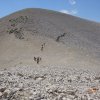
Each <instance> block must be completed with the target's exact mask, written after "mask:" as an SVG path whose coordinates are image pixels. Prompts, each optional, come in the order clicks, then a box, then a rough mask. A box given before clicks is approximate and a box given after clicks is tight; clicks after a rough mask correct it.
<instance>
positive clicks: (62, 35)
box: [56, 33, 67, 42]
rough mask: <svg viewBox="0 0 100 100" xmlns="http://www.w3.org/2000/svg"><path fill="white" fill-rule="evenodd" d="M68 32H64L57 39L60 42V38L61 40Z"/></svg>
mask: <svg viewBox="0 0 100 100" xmlns="http://www.w3.org/2000/svg"><path fill="white" fill-rule="evenodd" d="M66 34H67V33H63V34H61V35H60V36H58V37H57V38H56V41H57V42H59V40H60V39H61V38H62V37H64V36H65V35H66Z"/></svg>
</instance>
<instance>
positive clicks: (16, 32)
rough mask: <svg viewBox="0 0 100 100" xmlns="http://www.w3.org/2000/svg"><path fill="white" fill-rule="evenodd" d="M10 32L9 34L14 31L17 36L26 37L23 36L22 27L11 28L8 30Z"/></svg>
mask: <svg viewBox="0 0 100 100" xmlns="http://www.w3.org/2000/svg"><path fill="white" fill-rule="evenodd" d="M8 33H9V34H12V33H14V35H15V37H16V38H18V39H24V37H23V35H24V34H23V32H22V28H20V29H18V28H13V29H10V30H8Z"/></svg>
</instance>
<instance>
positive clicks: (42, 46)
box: [41, 43, 45, 51]
mask: <svg viewBox="0 0 100 100" xmlns="http://www.w3.org/2000/svg"><path fill="white" fill-rule="evenodd" d="M44 47H45V43H43V44H42V45H41V51H43V49H44Z"/></svg>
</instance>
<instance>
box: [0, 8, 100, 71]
mask: <svg viewBox="0 0 100 100" xmlns="http://www.w3.org/2000/svg"><path fill="white" fill-rule="evenodd" d="M44 44H45V45H44ZM42 47H43V50H41V49H42ZM34 57H40V58H41V61H40V63H39V64H40V65H57V66H58V65H62V66H63V65H67V66H75V67H83V68H87V66H88V67H89V68H91V69H92V68H93V69H95V68H96V69H97V70H98V68H99V66H100V63H99V61H100V24H99V23H96V22H91V21H87V20H84V19H81V18H78V17H74V16H71V15H67V14H63V13H59V12H55V11H50V10H44V9H25V10H22V11H19V12H16V13H13V14H11V15H9V16H7V17H4V18H2V19H0V64H1V65H0V67H5V66H16V65H19V64H20V65H27V64H28V65H33V64H34V65H38V64H37V63H36V62H35V61H34Z"/></svg>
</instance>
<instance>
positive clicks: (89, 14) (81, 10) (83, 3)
mask: <svg viewBox="0 0 100 100" xmlns="http://www.w3.org/2000/svg"><path fill="white" fill-rule="evenodd" d="M24 8H45V9H51V10H56V11H60V12H63V13H67V14H72V15H74V16H78V17H82V18H85V19H89V20H93V21H97V22H100V11H99V10H100V0H0V17H3V16H6V15H9V14H11V13H13V12H15V11H18V10H21V9H24Z"/></svg>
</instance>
